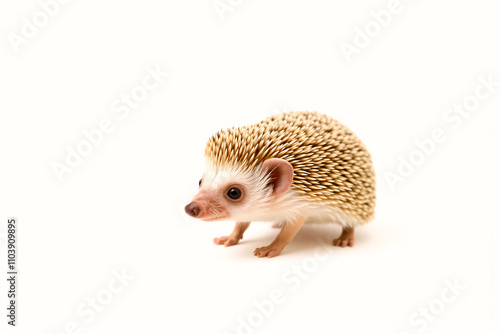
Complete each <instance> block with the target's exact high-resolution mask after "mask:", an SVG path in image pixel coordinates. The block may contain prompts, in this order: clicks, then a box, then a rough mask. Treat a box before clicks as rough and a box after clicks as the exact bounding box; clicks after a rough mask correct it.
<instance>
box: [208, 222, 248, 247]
mask: <svg viewBox="0 0 500 334" xmlns="http://www.w3.org/2000/svg"><path fill="white" fill-rule="evenodd" d="M248 226H250V223H236V225H235V226H234V230H233V232H231V234H230V235H227V236H224V237H219V238H214V239H213V242H214V244H216V245H224V247H229V246H233V245H236V244H237V243H238V242H239V241H240V240H241V239H243V233H245V231H246V229H247V228H248Z"/></svg>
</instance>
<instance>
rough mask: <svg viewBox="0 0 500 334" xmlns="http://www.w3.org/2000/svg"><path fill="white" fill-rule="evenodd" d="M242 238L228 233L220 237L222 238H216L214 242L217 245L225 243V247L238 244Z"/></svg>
mask: <svg viewBox="0 0 500 334" xmlns="http://www.w3.org/2000/svg"><path fill="white" fill-rule="evenodd" d="M240 239H241V238H239V237H236V236H233V235H227V236H225V237H220V238H214V240H213V242H214V244H216V245H224V247H229V246H233V245H236V244H237V243H238V242H239V241H240Z"/></svg>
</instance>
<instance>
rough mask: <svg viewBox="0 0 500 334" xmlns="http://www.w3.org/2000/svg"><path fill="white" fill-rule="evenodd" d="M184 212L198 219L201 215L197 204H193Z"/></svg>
mask: <svg viewBox="0 0 500 334" xmlns="http://www.w3.org/2000/svg"><path fill="white" fill-rule="evenodd" d="M184 211H186V213H187V214H188V215H190V216H191V217H196V216H198V214H199V213H200V207H199V206H198V204H196V202H191V203H189V204H188V205H186V207H185V208H184Z"/></svg>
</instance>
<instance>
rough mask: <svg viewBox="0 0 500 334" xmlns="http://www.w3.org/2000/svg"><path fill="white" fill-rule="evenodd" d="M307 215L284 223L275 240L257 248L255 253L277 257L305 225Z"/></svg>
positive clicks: (256, 254) (261, 255)
mask: <svg viewBox="0 0 500 334" xmlns="http://www.w3.org/2000/svg"><path fill="white" fill-rule="evenodd" d="M305 220H306V219H305V217H304V216H301V217H300V218H298V219H296V220H294V221H292V222H287V223H285V224H283V227H282V228H281V231H280V233H279V234H278V236H277V237H276V239H274V241H273V242H272V243H271V244H270V245H269V246H265V247H260V248H257V249H255V251H254V252H253V254H254V255H255V256H258V257H275V256H278V255H280V254H281V252H282V251H283V249H284V248H285V247H286V245H288V244H289V243H290V241H292V239H293V237H295V235H296V234H297V232H299V230H300V228H301V227H302V226H303V225H304V222H305Z"/></svg>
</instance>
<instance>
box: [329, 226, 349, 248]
mask: <svg viewBox="0 0 500 334" xmlns="http://www.w3.org/2000/svg"><path fill="white" fill-rule="evenodd" d="M333 245H334V246H339V247H345V246H349V247H352V246H354V227H343V228H342V234H341V235H340V237H338V238H337V239H334V240H333Z"/></svg>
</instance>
